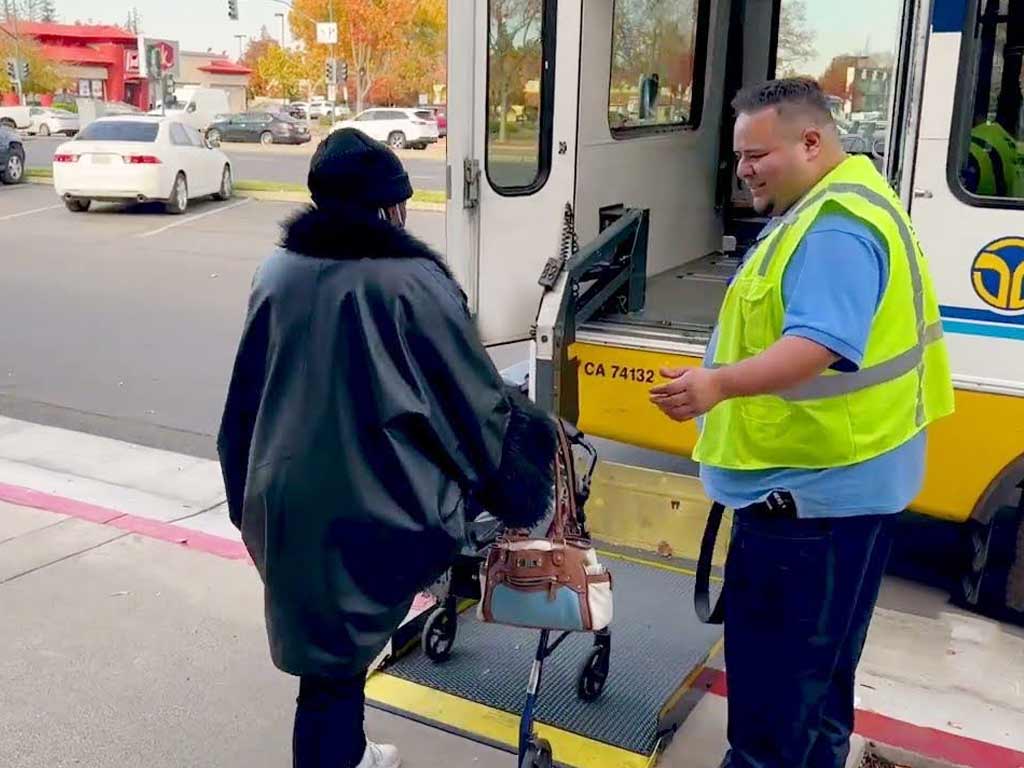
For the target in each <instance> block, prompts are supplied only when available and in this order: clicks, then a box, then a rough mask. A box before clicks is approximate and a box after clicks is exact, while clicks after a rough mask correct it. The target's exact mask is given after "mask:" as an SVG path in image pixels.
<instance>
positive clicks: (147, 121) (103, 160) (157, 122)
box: [53, 115, 232, 213]
mask: <svg viewBox="0 0 1024 768" xmlns="http://www.w3.org/2000/svg"><path fill="white" fill-rule="evenodd" d="M53 185H54V188H55V189H56V191H57V194H58V195H60V197H61V198H62V199H63V200H64V204H65V205H66V206H67V208H68V210H69V211H73V212H75V213H83V212H85V211H88V210H89V206H90V205H91V204H92V201H93V200H102V201H106V202H138V203H145V202H151V201H160V202H162V203H164V204H165V205H166V207H167V212H168V213H184V212H185V209H186V208H188V203H189V200H190V199H194V198H197V197H207V196H213V197H214V198H216V199H218V200H227V199H228V198H229V197H231V194H232V178H231V161H230V160H228V157H227V155H225V154H224V153H223V152H221V151H220V149H218V148H217V147H216V145H214V144H211V143H207V142H206V141H205V140H204V139H203V137H202V136H200V135H199V132H198V131H196V130H195V129H194V128H191V127H190V126H187V125H184V124H182V123H179V122H177V121H175V120H171V119H168V118H165V117H148V116H139V117H133V116H127V115H122V116H118V117H101V118H100V119H98V120H96V121H94V122H92V123H89V124H88V125H86V126H85V128H83V129H82V130H81V132H80V133H79V134H78V136H77V137H75V139H74V140H73V141H68V142H65V143H64V144H61V145H60V146H59V147H58V148H57V151H56V152H55V153H54V156H53Z"/></svg>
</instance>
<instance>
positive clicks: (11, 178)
mask: <svg viewBox="0 0 1024 768" xmlns="http://www.w3.org/2000/svg"><path fill="white" fill-rule="evenodd" d="M2 176H3V182H4V184H20V183H21V182H22V181H23V180H24V178H25V155H23V154H21V152H20V151H17V150H14V151H12V152H11V154H10V157H8V158H7V167H6V168H4V169H3V174H2Z"/></svg>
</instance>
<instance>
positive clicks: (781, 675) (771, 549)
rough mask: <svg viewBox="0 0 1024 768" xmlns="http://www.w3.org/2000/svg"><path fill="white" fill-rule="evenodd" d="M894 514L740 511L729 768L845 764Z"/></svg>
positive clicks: (730, 627)
mask: <svg viewBox="0 0 1024 768" xmlns="http://www.w3.org/2000/svg"><path fill="white" fill-rule="evenodd" d="M890 520H891V518H889V517H888V516H864V517H854V518H845V519H842V518H835V519H822V520H798V519H778V518H775V519H772V518H766V517H763V516H758V515H753V514H750V513H743V512H740V513H737V514H736V519H735V523H734V527H733V538H732V542H731V544H730V548H729V557H728V560H727V561H726V569H725V582H726V584H727V585H728V586H727V590H728V596H727V598H726V613H725V665H726V675H727V679H728V687H729V698H728V707H729V745H730V751H729V753H728V755H727V756H726V758H725V761H724V762H723V764H722V765H723V766H724V768H843V766H844V765H845V764H846V758H847V755H848V754H849V750H850V734H851V733H852V731H853V711H854V707H853V700H854V673H855V672H856V669H857V664H858V662H859V661H860V655H861V650H862V649H863V646H864V639H865V637H866V636H867V631H868V625H869V624H870V622H871V615H872V612H873V611H874V607H875V601H876V600H877V599H878V589H879V586H880V584H881V581H882V574H883V573H884V571H885V565H886V562H887V560H888V557H889V551H890V545H891V537H890V532H889V526H890Z"/></svg>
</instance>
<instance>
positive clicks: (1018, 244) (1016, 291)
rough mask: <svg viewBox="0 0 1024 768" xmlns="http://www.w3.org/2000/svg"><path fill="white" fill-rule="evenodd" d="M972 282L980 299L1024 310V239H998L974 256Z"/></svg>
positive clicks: (1008, 309)
mask: <svg viewBox="0 0 1024 768" xmlns="http://www.w3.org/2000/svg"><path fill="white" fill-rule="evenodd" d="M971 281H972V283H973V285H974V292H975V293H976V294H978V298H980V299H981V300H982V301H984V302H985V303H986V304H988V305H989V306H990V307H993V308H995V309H998V310H1002V311H1003V312H1024V238H1021V237H1004V238H1001V239H999V240H994V241H992V242H991V243H989V244H988V245H986V246H985V247H984V248H982V249H981V251H980V252H979V253H978V255H977V256H975V257H974V264H972V265H971Z"/></svg>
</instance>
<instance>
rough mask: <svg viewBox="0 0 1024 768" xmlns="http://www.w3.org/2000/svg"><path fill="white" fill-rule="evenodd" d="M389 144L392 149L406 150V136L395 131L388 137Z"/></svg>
mask: <svg viewBox="0 0 1024 768" xmlns="http://www.w3.org/2000/svg"><path fill="white" fill-rule="evenodd" d="M388 144H389V145H390V147H391V148H392V149H405V134H404V133H402V132H401V131H394V132H393V133H392V134H391V135H390V136H388Z"/></svg>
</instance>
